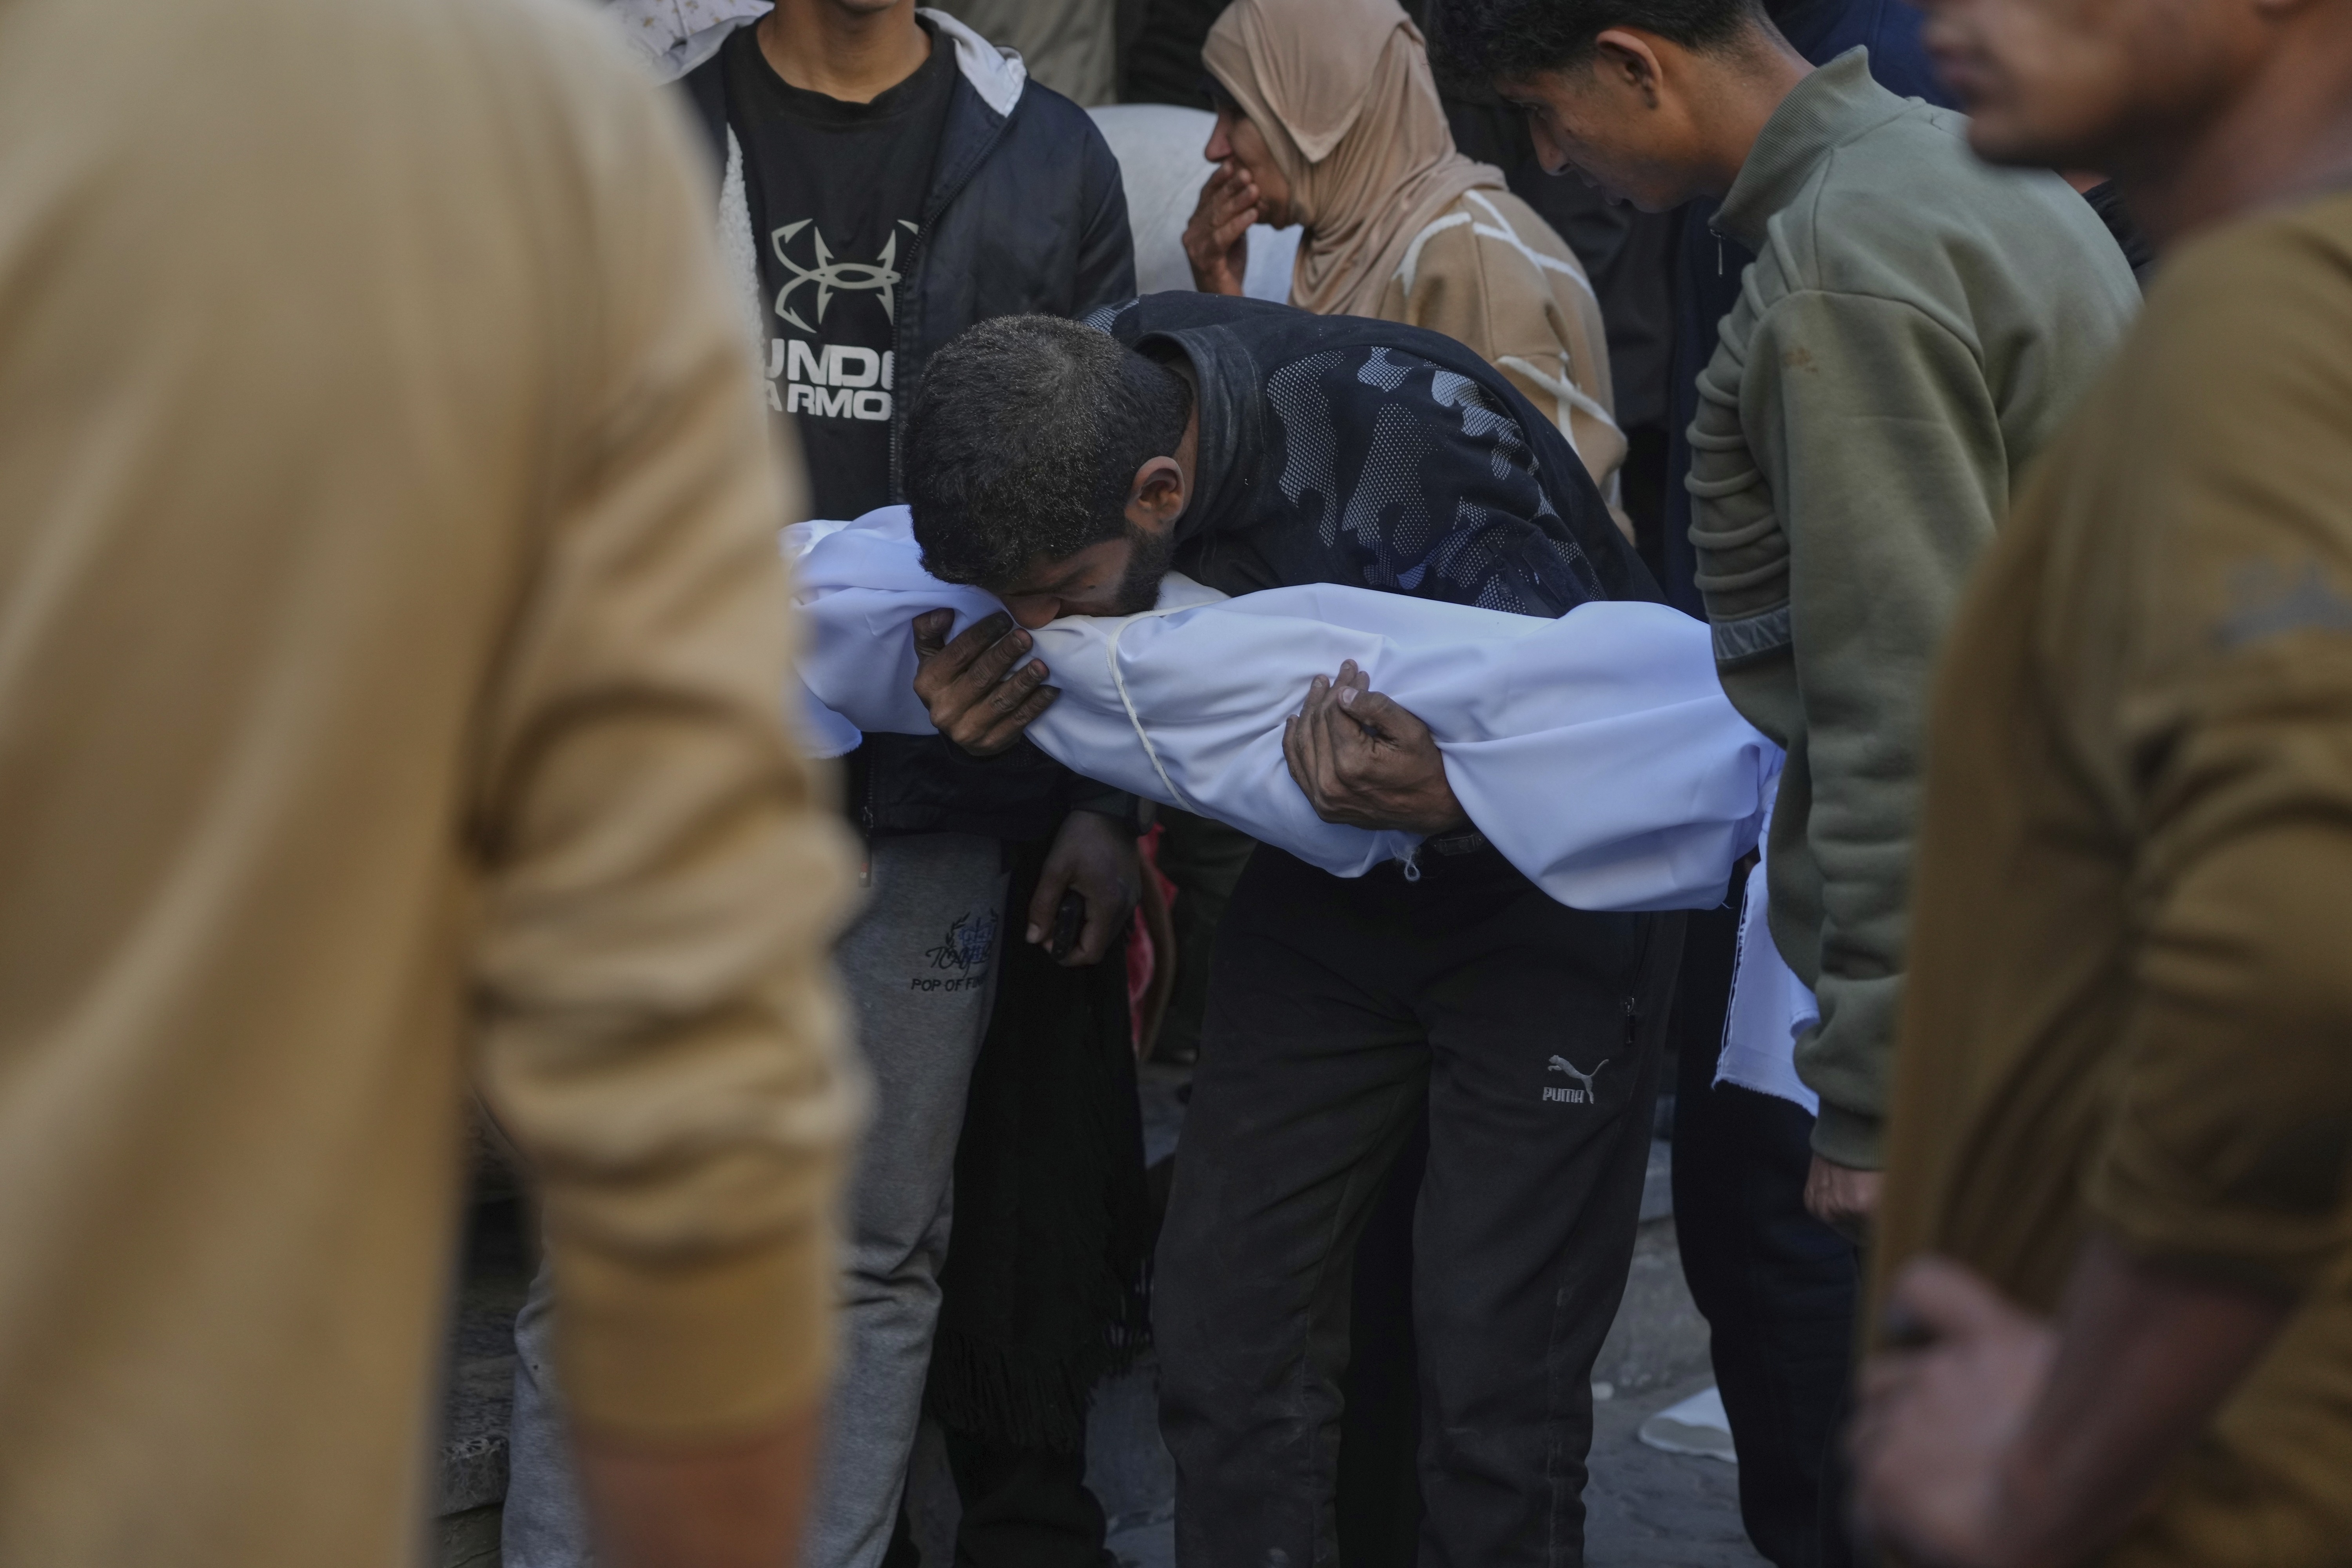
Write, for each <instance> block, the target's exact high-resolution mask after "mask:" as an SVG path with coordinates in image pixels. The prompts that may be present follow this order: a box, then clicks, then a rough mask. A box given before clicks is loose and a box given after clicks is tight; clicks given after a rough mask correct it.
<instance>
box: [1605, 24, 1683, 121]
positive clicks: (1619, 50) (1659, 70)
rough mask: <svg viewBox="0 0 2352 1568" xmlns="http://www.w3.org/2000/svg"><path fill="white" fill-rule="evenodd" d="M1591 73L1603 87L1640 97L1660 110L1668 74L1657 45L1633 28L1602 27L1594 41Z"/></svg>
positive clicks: (1653, 107)
mask: <svg viewBox="0 0 2352 1568" xmlns="http://www.w3.org/2000/svg"><path fill="white" fill-rule="evenodd" d="M1592 55H1593V58H1592V70H1593V75H1594V77H1595V78H1596V79H1598V80H1599V81H1601V83H1602V84H1603V85H1606V86H1610V87H1613V88H1616V89H1618V90H1620V91H1621V92H1631V93H1635V94H1638V95H1639V96H1640V97H1641V99H1642V100H1643V102H1644V103H1646V104H1648V105H1649V106H1650V107H1651V108H1652V109H1655V108H1657V107H1658V100H1659V97H1660V89H1661V88H1662V87H1663V85H1664V80H1665V71H1664V67H1663V64H1662V62H1661V61H1660V60H1659V58H1658V51H1657V47H1656V45H1655V44H1654V42H1653V41H1652V40H1651V39H1649V38H1647V37H1643V35H1642V34H1640V33H1637V32H1635V31H1633V29H1632V28H1630V27H1607V28H1603V29H1602V30H1601V34H1600V36H1599V37H1595V38H1594V39H1593V40H1592Z"/></svg>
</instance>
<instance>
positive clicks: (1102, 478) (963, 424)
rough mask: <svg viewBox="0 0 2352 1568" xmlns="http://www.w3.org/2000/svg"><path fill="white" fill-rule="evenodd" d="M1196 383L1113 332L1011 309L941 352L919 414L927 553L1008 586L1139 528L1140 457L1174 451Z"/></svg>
mask: <svg viewBox="0 0 2352 1568" xmlns="http://www.w3.org/2000/svg"><path fill="white" fill-rule="evenodd" d="M1191 414H1192V389H1191V388H1190V387H1189V386H1187V385H1186V384H1184V380H1183V378H1182V377H1181V376H1180V375H1178V374H1176V373H1175V372H1174V371H1171V370H1170V369H1169V368H1168V367H1167V366H1165V365H1162V364H1158V363H1154V362H1153V361H1151V360H1149V359H1147V358H1145V357H1144V356H1143V355H1141V354H1139V353H1136V352H1135V351H1134V350H1133V349H1130V348H1129V347H1128V346H1127V345H1126V344H1124V343H1122V342H1119V341H1118V339H1116V338H1114V337H1112V336H1111V335H1110V334H1109V333H1108V332H1103V331H1096V330H1095V329H1094V328H1092V327H1087V326H1081V325H1079V324H1078V323H1077V322H1076V321H1063V320H1062V319H1061V318H1059V317H1057V316H999V317H996V318H995V319H994V320H992V321H982V322H981V323H979V324H978V325H977V326H972V327H968V328H966V329H965V330H964V331H961V332H960V333H958V334H957V335H956V336H955V338H954V339H953V340H952V341H950V342H949V343H948V344H947V346H946V347H944V348H942V349H940V351H939V352H938V353H935V354H933V355H932V356H931V363H930V365H929V368H928V369H926V370H925V371H924V373H923V383H922V385H921V386H920V387H919V388H918V389H917V391H916V393H915V401H914V405H913V406H912V407H911V408H909V409H908V415H907V450H906V476H907V479H906V483H907V504H908V509H909V510H912V511H913V513H914V517H915V541H916V542H917V543H919V544H920V545H921V546H922V547H923V565H924V567H925V568H926V569H927V570H928V571H929V573H930V574H931V575H933V576H934V577H938V578H940V579H941V580H943V581H945V582H949V583H971V584H978V585H980V586H982V587H984V588H996V587H1001V586H1003V584H1007V583H1010V582H1012V581H1013V580H1014V579H1016V578H1017V577H1019V576H1020V575H1021V574H1023V573H1024V572H1025V571H1026V570H1028V568H1029V567H1030V566H1031V565H1032V564H1033V563H1035V562H1036V561H1038V560H1040V559H1041V558H1042V559H1044V560H1047V561H1060V560H1064V559H1066V558H1067V557H1069V556H1072V555H1075V554H1076V553H1077V552H1079V551H1081V550H1084V549H1086V548H1087V547H1088V546H1090V545H1095V544H1099V543H1101V542H1103V541H1105V540H1108V539H1118V538H1120V537H1121V536H1122V535H1123V534H1124V533H1125V531H1126V528H1127V521H1126V512H1127V499H1128V496H1129V492H1130V491H1131V490H1132V489H1133V488H1134V483H1135V471H1136V469H1138V468H1141V467H1142V466H1143V465H1144V464H1145V463H1146V462H1148V461H1149V460H1150V459H1151V458H1162V457H1173V456H1174V455H1175V452H1176V448H1177V446H1178V445H1179V444H1180V443H1181V441H1182V440H1183V437H1184V422H1185V420H1186V419H1187V418H1188V417H1189V416H1191Z"/></svg>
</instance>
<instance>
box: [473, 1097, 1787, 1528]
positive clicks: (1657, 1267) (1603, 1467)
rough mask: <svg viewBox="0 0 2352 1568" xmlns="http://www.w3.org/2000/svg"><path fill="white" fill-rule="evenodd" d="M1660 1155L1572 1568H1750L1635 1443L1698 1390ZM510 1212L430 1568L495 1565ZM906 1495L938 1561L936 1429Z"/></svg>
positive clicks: (1689, 1488)
mask: <svg viewBox="0 0 2352 1568" xmlns="http://www.w3.org/2000/svg"><path fill="white" fill-rule="evenodd" d="M1180 1082H1181V1074H1171V1073H1169V1072H1167V1071H1166V1070H1165V1069H1150V1070H1148V1072H1147V1077H1146V1084H1145V1090H1144V1122H1145V1137H1146V1142H1147V1146H1148V1151H1149V1153H1150V1156H1151V1157H1152V1158H1153V1159H1155V1160H1156V1159H1158V1158H1159V1157H1160V1156H1162V1155H1164V1154H1165V1153H1166V1152H1168V1150H1170V1149H1171V1148H1172V1147H1173V1145H1174V1143H1175V1135H1176V1131H1177V1129H1178V1127H1179V1126H1180V1125H1181V1121H1182V1115H1183V1112H1182V1107H1181V1101H1180V1100H1178V1098H1177V1096H1176V1092H1175V1091H1176V1088H1177V1086H1178V1084H1179V1083H1180ZM1665 1178H1666V1152H1665V1149H1664V1145H1660V1146H1659V1148H1658V1150H1657V1152H1656V1153H1655V1155H1654V1158H1653V1163H1652V1171H1651V1182H1650V1184H1649V1186H1650V1190H1649V1191H1648V1192H1647V1193H1645V1194H1644V1202H1643V1215H1644V1220H1645V1223H1644V1224H1643V1227H1642V1236H1641V1239H1640V1242H1639V1245H1638V1247H1637V1249H1636V1251H1635V1254H1634V1258H1633V1270H1632V1274H1631V1277H1630V1278H1629V1279H1628V1281H1627V1284H1626V1290H1625V1301H1624V1305H1623V1307H1622V1309H1621V1310H1620V1311H1619V1313H1618V1318H1617V1322H1616V1325H1615V1326H1614V1327H1613V1328H1612V1330H1611V1331H1610V1335H1609V1341H1608V1343H1607V1344H1606V1345H1605V1346H1603V1347H1602V1350H1601V1356H1600V1359H1599V1362H1598V1363H1596V1364H1595V1366H1594V1368H1593V1377H1594V1394H1596V1396H1599V1397H1598V1398H1597V1402H1596V1405H1595V1406H1594V1415H1595V1430H1594V1436H1593V1446H1592V1458H1591V1468H1592V1482H1591V1486H1590V1487H1589V1488H1588V1489H1587V1490H1586V1493H1585V1502H1586V1507H1587V1509H1588V1521H1587V1525H1586V1562H1587V1563H1589V1564H1590V1565H1591V1568H1762V1564H1763V1559H1761V1558H1760V1557H1759V1556H1757V1555H1756V1553H1755V1552H1753V1551H1752V1550H1751V1549H1750V1548H1749V1547H1748V1542H1747V1539H1746V1537H1745V1536H1744V1535H1743V1534H1742V1533H1741V1531H1740V1528H1739V1510H1738V1470H1737V1469H1736V1468H1735V1467H1733V1466H1731V1465H1728V1464H1726V1463H1724V1462H1723V1461H1722V1460H1719V1459H1710V1458H1694V1457H1688V1456H1683V1455H1674V1454H1663V1453H1659V1452H1657V1451H1656V1450H1654V1449H1651V1448H1647V1447H1643V1446H1642V1444H1641V1443H1640V1442H1639V1441H1638V1440H1637V1439H1636V1437H1635V1436H1634V1434H1635V1431H1636V1429H1637V1428H1638V1427H1639V1426H1641V1424H1642V1422H1643V1420H1644V1419H1645V1418H1646V1417H1648V1416H1649V1415H1652V1414H1654V1413H1655V1412H1657V1411H1659V1410H1663V1409H1664V1408H1665V1407H1666V1406H1667V1405H1672V1404H1674V1403H1675V1401H1677V1400H1679V1399H1681V1398H1683V1397H1685V1395H1687V1394H1694V1393H1696V1392H1697V1391H1698V1390H1699V1389H1701V1388H1704V1387H1706V1384H1707V1383H1708V1382H1709V1377H1708V1374H1707V1371H1706V1324H1705V1323H1704V1322H1703V1321H1701V1320H1700V1318H1699V1316H1698V1312H1697V1310H1696V1308H1695V1307H1693V1306H1692V1304H1691V1300H1690V1294H1689V1291H1688V1290H1687V1289H1685V1287H1684V1285H1683V1279H1682V1267H1681V1263H1680V1260H1679V1258H1677V1257H1676V1255H1675V1231H1674V1221H1673V1219H1672V1217H1671V1215H1669V1214H1668V1207H1667V1202H1666V1179H1665ZM520 1229H521V1226H520V1215H516V1214H512V1213H508V1212H505V1210H504V1209H496V1210H492V1211H487V1212H486V1214H485V1215H480V1216H478V1223H477V1234H476V1235H475V1236H474V1237H472V1245H471V1246H470V1247H469V1248H468V1252H469V1257H468V1260H467V1262H468V1267H467V1279H466V1284H465V1287H464V1289H463V1290H462V1291H461V1294H460V1300H459V1303H458V1308H459V1310H458V1314H457V1317H458V1321H457V1325H456V1331H455V1333H454V1334H453V1342H452V1344H451V1367H450V1373H451V1385H452V1386H451V1390H450V1421H449V1431H448V1433H447V1434H446V1446H445V1448H444V1453H443V1476H442V1496H441V1506H440V1508H439V1510H436V1511H437V1512H439V1513H440V1514H441V1516H442V1517H441V1518H440V1519H439V1520H438V1521H436V1535H437V1536H438V1540H437V1541H436V1547H437V1550H436V1552H434V1560H435V1561H436V1563H437V1564H438V1565H439V1568H495V1565H496V1563H497V1541H498V1536H497V1531H498V1512H499V1497H500V1495H501V1494H502V1493H503V1492H504V1490H505V1479H506V1475H505V1469H506V1465H505V1460H506V1453H505V1441H504V1439H505V1433H504V1426H505V1419H504V1418H505V1404H506V1394H507V1391H508V1389H509V1386H510V1384H511V1380H512V1376H513V1371H512V1369H513V1361H512V1349H513V1345H512V1339H511V1327H510V1325H511V1323H512V1321H513V1313H514V1309H515V1308H516V1306H518V1305H520V1300H521V1294H522V1290H523V1288H524V1286H525V1285H526V1284H527V1283H528V1281H529V1279H530V1259H529V1258H527V1257H526V1256H525V1251H526V1249H524V1248H523V1247H521V1246H520ZM1156 1377H1157V1369H1156V1367H1154V1366H1153V1365H1151V1364H1150V1363H1146V1364H1144V1365H1143V1366H1140V1367H1138V1368H1137V1369H1136V1370H1135V1371H1134V1372H1132V1373H1129V1374H1128V1375H1127V1376H1125V1377H1123V1378H1120V1379H1118V1380H1117V1381H1115V1382H1113V1383H1111V1384H1107V1385H1106V1386H1104V1387H1103V1388H1102V1389H1101V1390H1100V1391H1099V1392H1098V1393H1097V1395H1096V1402H1095V1411H1094V1416H1093V1420H1092V1423H1091V1426H1090V1430H1089V1433H1088V1441H1087V1479H1088V1482H1089V1484H1090V1485H1092V1486H1093V1487H1094V1488H1095V1489H1096V1492H1097V1495H1098V1496H1099V1497H1100V1498H1101V1499H1102V1500H1103V1505H1104V1508H1105V1510H1106V1511H1107V1512H1108V1514H1109V1515H1110V1516H1111V1548H1112V1551H1113V1552H1114V1553H1115V1554H1116V1556H1117V1557H1118V1561H1119V1563H1120V1564H1121V1565H1122V1568H1171V1565H1172V1563H1173V1561H1174V1551H1173V1542H1172V1540H1171V1524H1170V1520H1171V1513H1172V1493H1173V1478H1172V1475H1171V1470H1170V1467H1169V1462H1168V1454H1167V1450H1166V1449H1165V1448H1164V1447H1161V1445H1160V1436H1159V1426H1158V1422H1157V1418H1156V1414H1155V1410H1154V1405H1155V1401H1156ZM910 1480H911V1484H910V1488H909V1494H908V1496H909V1501H910V1504H911V1505H912V1511H913V1516H914V1522H915V1527H916V1536H917V1540H918V1542H919V1543H920V1544H921V1545H922V1547H923V1548H924V1562H925V1563H926V1565H927V1568H947V1564H949V1563H950V1562H951V1561H952V1552H951V1551H950V1542H951V1541H952V1539H953V1534H954V1529H955V1518H956V1503H955V1489H954V1483H953V1482H952V1481H951V1480H950V1479H949V1477H948V1474H947V1466H946V1460H945V1457H944V1455H943V1454H942V1453H941V1452H940V1444H939V1435H938V1433H937V1432H936V1431H935V1430H927V1431H926V1432H925V1433H924V1436H923V1440H922V1442H921V1443H920V1445H919V1447H918V1450H917V1454H916V1458H915V1465H914V1469H913V1474H912V1477H911V1478H910Z"/></svg>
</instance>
